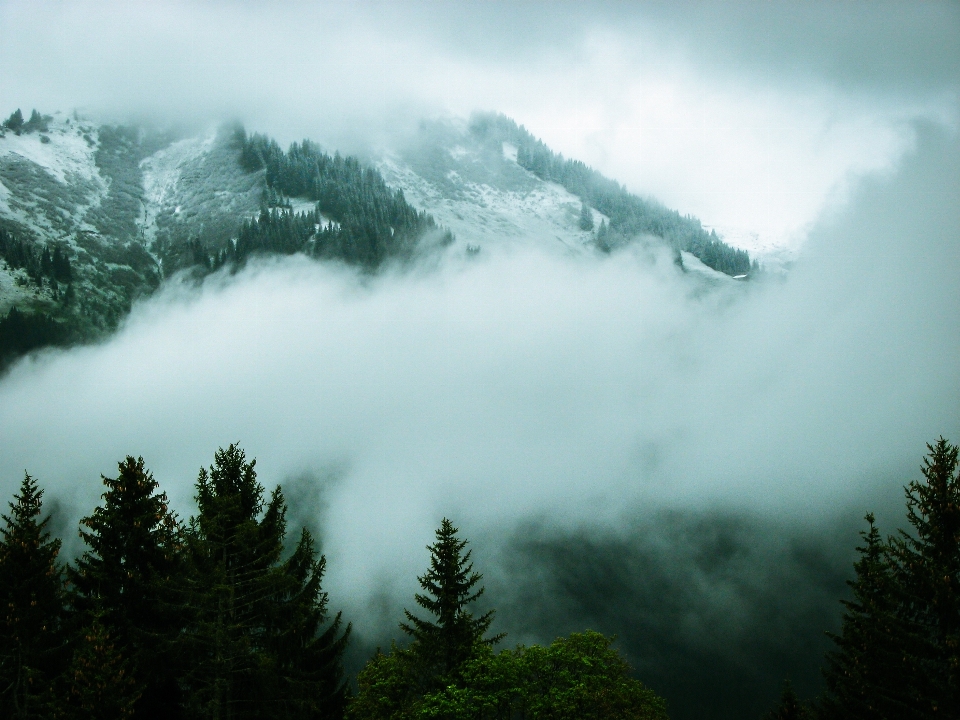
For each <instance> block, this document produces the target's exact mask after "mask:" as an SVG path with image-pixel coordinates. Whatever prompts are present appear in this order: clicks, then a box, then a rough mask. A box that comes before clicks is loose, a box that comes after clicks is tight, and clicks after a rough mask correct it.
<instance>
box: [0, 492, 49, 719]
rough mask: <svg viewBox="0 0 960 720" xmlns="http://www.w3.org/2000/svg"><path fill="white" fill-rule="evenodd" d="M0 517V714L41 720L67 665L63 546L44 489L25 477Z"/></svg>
mask: <svg viewBox="0 0 960 720" xmlns="http://www.w3.org/2000/svg"><path fill="white" fill-rule="evenodd" d="M9 505H10V515H3V516H0V517H2V519H3V527H0V715H2V716H3V717H9V718H41V717H47V716H48V715H49V712H50V707H49V702H50V700H51V699H52V691H51V688H52V681H53V680H54V678H55V677H56V675H57V673H58V672H59V671H60V670H61V667H60V666H61V663H62V660H63V628H62V625H61V619H62V614H63V580H62V570H61V568H60V565H59V563H58V561H57V556H58V554H59V552H60V541H59V540H57V539H52V538H51V537H50V533H49V532H48V531H47V524H48V523H49V522H50V516H49V515H48V516H47V517H45V518H43V519H40V516H41V513H42V512H43V490H41V489H40V488H39V487H38V486H37V482H36V480H34V479H33V478H32V477H30V475H28V474H25V475H24V478H23V482H22V483H21V484H20V492H19V494H16V495H14V502H12V503H10V504H9Z"/></svg>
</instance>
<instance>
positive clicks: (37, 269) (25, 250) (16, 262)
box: [0, 228, 73, 283]
mask: <svg viewBox="0 0 960 720" xmlns="http://www.w3.org/2000/svg"><path fill="white" fill-rule="evenodd" d="M0 259H3V260H4V261H6V263H7V265H8V266H9V267H10V268H11V269H13V270H17V269H20V268H22V269H24V270H26V271H27V275H29V277H30V278H31V279H32V280H33V281H34V282H35V283H40V282H41V279H42V278H48V279H50V280H56V281H57V282H61V283H69V282H70V280H71V279H72V277H73V271H72V270H71V268H70V257H69V254H68V251H67V249H66V248H65V247H63V246H62V245H60V244H57V245H54V246H53V252H51V251H50V247H49V246H44V247H43V248H42V249H38V248H37V247H36V246H35V245H34V244H33V243H30V242H27V241H25V240H22V239H20V238H18V237H16V236H15V235H14V234H13V233H11V232H8V231H7V230H5V229H4V228H0Z"/></svg>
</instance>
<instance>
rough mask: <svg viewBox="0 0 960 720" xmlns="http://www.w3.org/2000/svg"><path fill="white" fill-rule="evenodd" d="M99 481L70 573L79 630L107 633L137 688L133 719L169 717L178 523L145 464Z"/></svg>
mask: <svg viewBox="0 0 960 720" xmlns="http://www.w3.org/2000/svg"><path fill="white" fill-rule="evenodd" d="M118 469H119V473H118V475H117V477H116V478H108V477H103V483H104V485H105V486H106V488H107V490H106V492H105V493H103V496H102V498H103V504H102V505H100V506H99V507H97V508H96V510H94V512H93V514H92V515H91V516H89V517H86V518H84V519H83V520H82V521H81V527H82V529H81V531H80V535H81V537H82V538H83V540H84V542H85V543H86V544H87V547H88V550H87V551H86V552H85V553H84V554H83V555H81V556H80V557H79V558H78V559H77V561H76V567H75V568H71V569H70V570H69V577H70V579H71V581H72V583H73V586H74V588H75V590H74V598H73V601H74V605H75V607H76V609H77V610H78V611H79V612H80V613H81V615H82V624H84V625H87V626H90V625H91V623H92V620H93V616H94V615H95V614H96V615H97V616H98V622H102V624H103V625H105V626H106V627H107V629H108V630H109V632H110V634H111V636H112V642H113V643H114V644H115V645H116V651H117V652H118V653H119V654H120V655H122V656H123V657H125V658H127V659H129V660H130V661H131V667H130V669H129V673H130V674H132V675H134V676H135V677H136V679H137V682H138V683H139V686H138V687H139V690H140V693H139V694H140V700H139V703H138V705H137V714H138V716H139V717H157V718H161V717H162V718H170V717H175V716H176V714H177V712H178V711H177V707H178V706H179V697H178V686H177V682H176V679H177V672H178V669H179V667H180V665H181V664H182V657H181V655H182V652H183V649H182V646H181V633H182V630H183V627H184V623H185V617H184V605H185V597H184V595H183V593H182V590H181V586H182V578H183V576H184V565H183V556H182V539H181V532H180V527H179V524H178V523H177V520H176V518H175V517H174V515H173V514H172V513H171V511H170V509H169V506H168V501H167V496H166V493H163V492H160V491H159V486H158V484H157V482H156V480H154V478H153V475H152V474H151V473H150V472H149V471H148V470H147V469H146V468H145V467H144V462H143V458H134V457H132V456H127V458H126V459H125V460H123V461H122V462H120V463H119V464H118Z"/></svg>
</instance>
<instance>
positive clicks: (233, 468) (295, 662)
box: [187, 445, 349, 718]
mask: <svg viewBox="0 0 960 720" xmlns="http://www.w3.org/2000/svg"><path fill="white" fill-rule="evenodd" d="M255 464H256V461H255V460H251V461H250V462H247V461H246V456H245V454H244V452H243V450H241V449H240V448H239V447H237V446H236V445H230V446H229V447H228V448H227V449H226V450H224V449H220V450H218V451H217V453H216V455H215V458H214V464H213V465H212V466H211V467H210V469H209V471H207V470H205V469H202V470H201V471H200V475H199V477H198V479H197V495H196V500H197V505H198V509H199V513H198V515H197V516H196V517H194V518H192V519H191V521H190V527H189V531H188V539H189V546H190V557H191V561H192V564H193V578H192V581H191V585H192V605H193V606H194V607H195V609H196V614H195V617H194V619H193V621H192V624H191V627H190V630H189V634H190V636H191V642H192V644H193V651H192V655H193V661H194V665H193V668H192V670H191V672H190V674H189V677H188V679H187V686H188V690H189V698H188V705H189V708H190V710H191V712H192V713H193V714H194V715H195V716H197V717H210V718H248V717H256V718H265V717H289V718H298V717H330V718H337V717H341V716H342V715H343V711H344V706H345V702H346V686H345V684H344V683H343V681H342V676H343V671H342V655H343V651H344V649H345V646H346V642H347V636H348V634H349V626H348V627H347V628H346V631H345V632H343V633H342V634H341V633H340V626H341V619H340V615H339V614H338V615H336V616H335V617H334V618H333V621H332V622H331V623H330V626H329V627H327V628H326V629H325V630H322V629H321V626H322V625H324V624H326V622H327V621H328V614H327V595H326V593H324V592H323V591H322V589H321V586H320V582H321V578H322V576H323V570H324V564H325V560H324V558H323V556H320V557H319V559H318V558H317V555H316V551H315V550H314V546H313V540H312V538H311V537H310V534H309V533H308V532H307V531H306V530H304V531H303V533H302V534H301V538H300V542H299V544H298V545H297V548H296V549H295V550H294V552H293V554H292V555H291V557H290V558H289V559H288V560H287V561H286V562H283V561H281V555H282V552H283V539H284V536H285V533H286V503H285V501H284V498H283V493H282V492H281V490H280V488H279V487H278V488H277V489H276V490H274V491H273V493H272V494H271V496H270V499H269V501H267V502H264V488H263V486H262V485H260V483H259V482H258V481H257V474H256V470H255V468H254V466H255Z"/></svg>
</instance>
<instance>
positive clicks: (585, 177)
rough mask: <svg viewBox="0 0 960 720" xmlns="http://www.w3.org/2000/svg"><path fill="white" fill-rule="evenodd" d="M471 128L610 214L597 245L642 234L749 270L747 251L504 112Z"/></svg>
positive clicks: (721, 265)
mask: <svg viewBox="0 0 960 720" xmlns="http://www.w3.org/2000/svg"><path fill="white" fill-rule="evenodd" d="M471 130H472V131H473V132H474V133H475V134H477V135H480V136H487V137H493V138H502V139H503V140H509V141H511V142H514V143H516V145H517V163H518V164H519V165H520V166H521V167H523V168H526V169H527V170H530V171H531V172H533V173H534V174H535V175H536V176H537V177H539V178H540V179H542V180H548V181H551V182H556V183H559V184H560V185H563V187H565V188H566V189H567V190H568V191H570V192H571V193H573V194H574V195H578V196H580V197H581V198H582V199H583V202H584V203H585V204H588V205H590V206H591V207H594V208H596V209H597V210H598V211H600V212H602V213H603V214H604V215H606V216H607V217H609V218H610V224H609V227H608V229H607V231H606V233H605V237H604V238H603V239H602V241H601V239H600V238H598V246H600V248H601V249H603V250H607V249H610V248H613V247H616V246H618V245H621V244H623V243H624V242H626V241H628V240H630V239H631V238H633V237H636V236H638V235H642V234H650V235H656V236H658V237H662V238H664V239H665V240H668V241H669V242H670V243H671V244H672V245H673V247H674V248H675V249H676V250H685V251H687V252H690V253H692V254H693V255H695V256H696V257H698V258H700V260H702V261H703V263H704V264H705V265H708V266H710V267H712V268H713V269H714V270H718V271H720V272H723V273H726V274H727V275H743V274H748V273H749V272H750V269H751V265H750V256H749V254H748V253H747V252H746V251H745V250H740V249H737V248H734V247H731V246H730V245H727V244H726V243H724V242H723V241H721V240H720V238H719V237H717V234H716V232H714V231H712V230H711V231H710V232H709V233H708V232H707V231H706V230H704V229H703V226H702V225H701V224H700V221H699V220H697V219H696V218H693V217H689V216H681V215H680V213H678V212H677V211H676V210H668V209H667V208H666V207H664V206H663V205H661V204H660V203H658V202H655V201H653V200H645V199H642V198H639V197H637V196H636V195H632V194H630V193H629V192H627V190H626V188H625V187H623V186H622V185H620V183H618V182H616V181H615V180H610V179H609V178H605V177H604V176H603V175H601V174H600V173H598V172H597V171H596V170H593V169H592V168H589V167H587V166H586V165H585V164H584V163H582V162H580V161H579V160H567V159H565V158H564V157H563V156H562V155H558V154H556V153H554V152H553V151H552V150H550V148H548V147H547V146H546V145H545V144H544V143H543V142H542V141H541V140H538V139H536V138H535V137H534V136H533V135H531V134H530V133H529V132H528V131H527V129H526V128H524V127H523V126H522V125H521V126H517V124H516V123H515V122H513V121H512V120H510V119H509V118H506V117H504V116H503V115H497V116H494V115H478V116H476V117H475V118H474V120H473V123H472V126H471Z"/></svg>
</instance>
